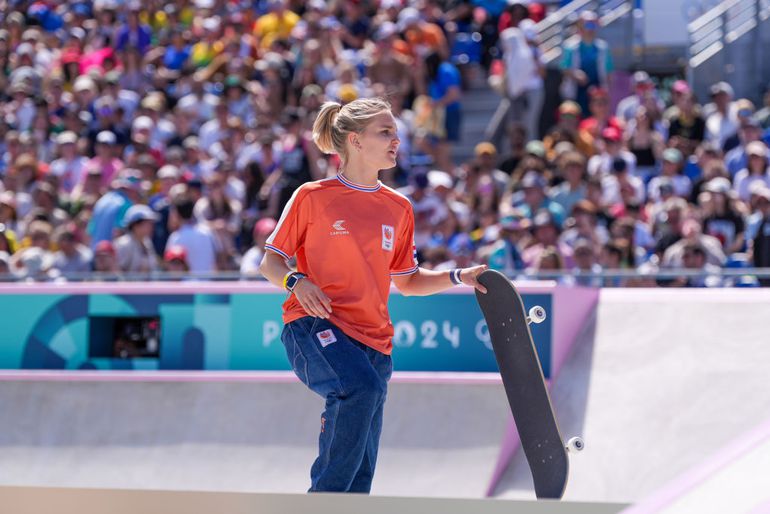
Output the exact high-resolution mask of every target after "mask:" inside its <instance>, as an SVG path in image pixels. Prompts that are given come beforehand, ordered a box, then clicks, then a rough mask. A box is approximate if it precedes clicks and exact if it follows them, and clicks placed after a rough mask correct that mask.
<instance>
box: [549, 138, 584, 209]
mask: <svg viewBox="0 0 770 514" xmlns="http://www.w3.org/2000/svg"><path fill="white" fill-rule="evenodd" d="M556 164H557V169H556V171H557V175H558V176H559V177H560V178H562V179H564V180H563V181H562V182H561V183H560V184H558V185H557V186H555V187H552V188H551V190H550V193H549V196H550V197H551V199H552V200H553V201H554V202H556V203H558V204H559V205H561V207H562V209H564V212H572V207H573V206H574V205H575V204H576V203H577V202H579V201H580V200H583V199H584V198H585V197H586V184H585V175H586V159H585V157H583V155H582V154H581V153H579V152H576V151H574V150H573V151H568V152H566V153H564V154H563V155H561V156H560V157H559V159H558V161H557V163H556Z"/></svg>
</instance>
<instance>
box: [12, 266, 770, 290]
mask: <svg viewBox="0 0 770 514" xmlns="http://www.w3.org/2000/svg"><path fill="white" fill-rule="evenodd" d="M509 278H511V279H513V280H556V281H559V282H562V283H565V284H576V285H580V283H582V282H586V281H590V280H596V281H597V283H600V285H607V286H611V285H613V283H620V282H625V281H638V280H641V279H645V280H654V281H657V282H660V283H667V282H670V281H672V280H676V279H682V278H683V279H693V280H700V279H710V280H712V282H717V280H716V279H719V281H721V282H722V284H723V285H731V284H733V283H737V281H744V282H751V280H749V279H752V280H755V281H757V282H758V281H759V280H762V281H764V280H767V281H768V282H769V283H770V268H714V269H707V270H698V269H684V268H681V269H676V268H672V269H653V270H649V271H643V270H639V269H604V270H601V271H598V272H580V271H576V270H559V271H539V272H530V271H521V272H516V273H515V274H513V275H511V276H510V277H509ZM179 281H201V282H244V281H245V282H253V283H266V280H265V279H264V278H263V277H261V276H259V275H241V274H240V273H238V272H235V271H233V272H214V273H170V272H157V273H152V274H148V273H97V272H90V273H62V274H58V275H57V276H38V277H16V276H13V275H6V276H0V282H2V283H18V284H29V283H46V284H51V283H57V282H59V283H84V282H88V283H98V282H122V283H132V282H179Z"/></svg>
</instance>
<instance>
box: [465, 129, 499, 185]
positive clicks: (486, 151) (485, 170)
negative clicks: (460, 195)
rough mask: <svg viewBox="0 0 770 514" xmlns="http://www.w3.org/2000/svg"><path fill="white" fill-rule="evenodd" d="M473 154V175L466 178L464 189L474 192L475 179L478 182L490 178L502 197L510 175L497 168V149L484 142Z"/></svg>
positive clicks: (476, 147) (479, 144) (475, 148)
mask: <svg viewBox="0 0 770 514" xmlns="http://www.w3.org/2000/svg"><path fill="white" fill-rule="evenodd" d="M473 154H474V156H475V159H474V162H473V164H474V165H475V166H472V170H471V171H472V173H471V174H470V175H469V176H468V177H467V178H466V181H465V184H464V187H468V188H470V189H471V190H472V189H473V187H474V184H473V181H474V179H476V181H478V179H479V178H480V177H482V176H489V177H490V178H491V179H492V181H493V183H494V186H495V190H496V191H497V193H498V194H500V195H502V193H503V192H504V191H505V188H506V186H507V185H508V175H506V173H505V172H504V171H502V170H500V169H498V168H497V148H496V147H495V146H494V145H493V144H492V143H490V142H488V141H482V142H481V143H478V144H477V145H476V146H475V147H474V149H473Z"/></svg>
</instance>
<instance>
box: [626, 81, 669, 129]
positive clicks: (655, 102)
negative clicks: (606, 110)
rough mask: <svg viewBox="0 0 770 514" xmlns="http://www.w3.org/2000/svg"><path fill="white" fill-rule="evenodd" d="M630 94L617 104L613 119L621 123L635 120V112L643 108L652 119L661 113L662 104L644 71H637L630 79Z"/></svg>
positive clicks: (652, 83)
mask: <svg viewBox="0 0 770 514" xmlns="http://www.w3.org/2000/svg"><path fill="white" fill-rule="evenodd" d="M631 85H632V88H633V91H632V93H631V94H630V95H629V96H627V97H625V98H623V99H622V100H621V101H620V102H618V106H617V108H616V109H615V117H616V118H617V119H619V120H621V121H622V122H623V123H630V122H632V121H633V120H634V119H635V118H636V113H637V110H638V109H639V108H640V107H645V108H646V109H647V110H648V111H650V113H651V114H652V116H653V117H654V118H657V117H658V116H659V115H660V114H662V113H663V109H664V107H665V106H664V104H663V101H662V100H661V99H660V98H659V97H658V95H657V91H656V90H655V83H654V82H653V81H652V79H651V78H650V75H649V74H648V73H647V72H646V71H637V72H636V73H634V74H633V76H632V78H631Z"/></svg>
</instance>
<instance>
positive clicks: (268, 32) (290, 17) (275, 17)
mask: <svg viewBox="0 0 770 514" xmlns="http://www.w3.org/2000/svg"><path fill="white" fill-rule="evenodd" d="M299 20H300V17H299V16H298V15H297V14H296V13H294V12H292V11H289V10H287V9H283V10H282V11H280V12H279V11H275V12H271V13H267V14H264V15H262V16H260V17H259V19H257V22H256V23H255V24H254V35H255V36H257V37H259V38H260V43H259V45H260V47H261V48H269V47H270V45H272V44H273V41H275V40H276V39H285V38H288V37H289V34H291V31H292V30H293V29H294V26H295V25H297V22H299Z"/></svg>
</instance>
